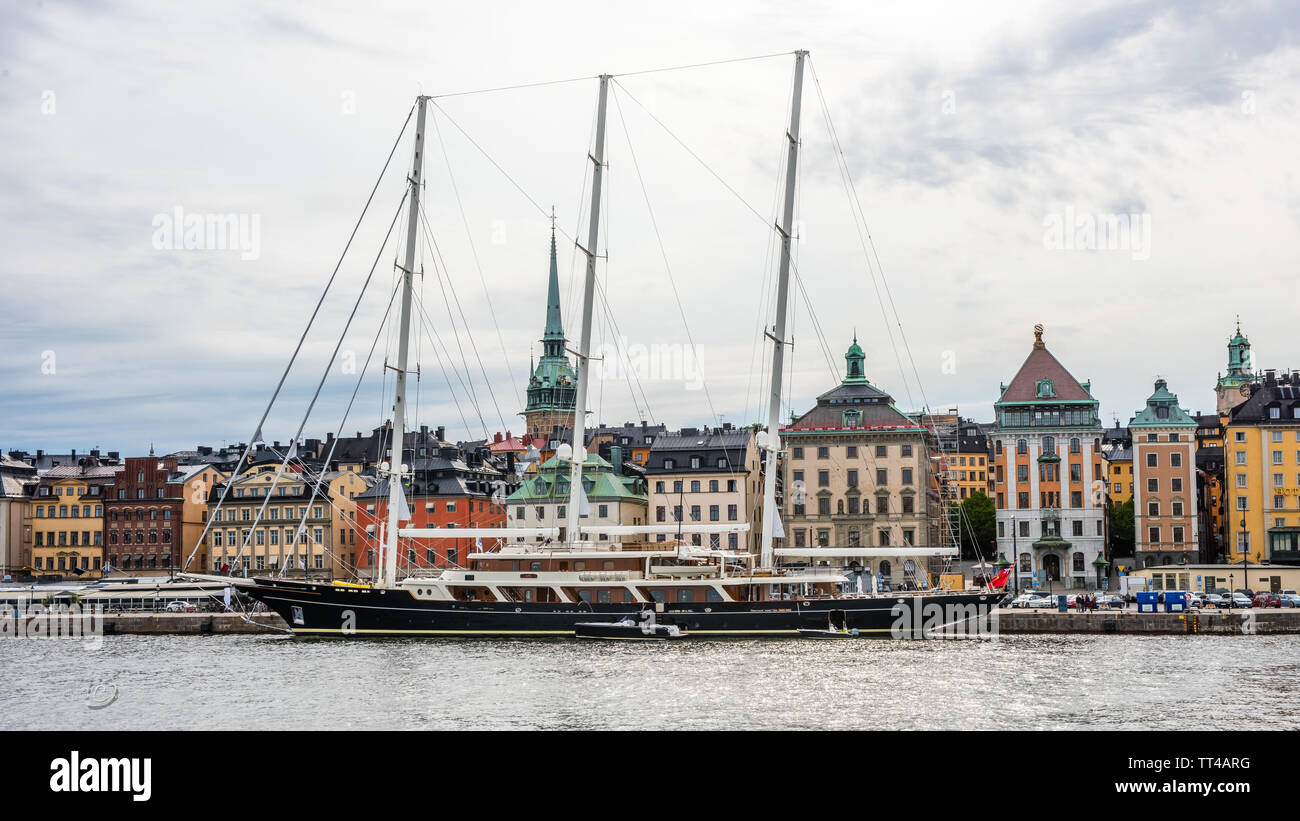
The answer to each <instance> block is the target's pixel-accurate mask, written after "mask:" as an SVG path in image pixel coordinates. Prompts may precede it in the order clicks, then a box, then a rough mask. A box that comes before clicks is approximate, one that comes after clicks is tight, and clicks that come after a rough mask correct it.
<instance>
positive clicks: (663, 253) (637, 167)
mask: <svg viewBox="0 0 1300 821" xmlns="http://www.w3.org/2000/svg"><path fill="white" fill-rule="evenodd" d="M613 96H614V109H615V110H616V111H617V112H618V119H619V122H620V123H621V124H622V126H623V138H624V139H625V140H626V141H627V151H628V156H629V157H630V158H631V160H632V168H633V170H634V171H636V178H637V182H638V183H640V184H641V196H642V198H643V199H644V200H645V207H646V213H647V214H648V215H649V216H650V227H651V228H653V229H654V234H655V241H656V242H657V243H658V244H659V256H660V257H661V258H662V259H663V261H664V272H665V273H666V274H667V275H668V284H669V286H671V287H672V291H673V300H674V301H675V302H676V303H677V313H678V315H679V316H680V317H681V318H682V327H683V328H684V329H685V331H686V341H687V342H688V343H689V344H690V346H691V348H692V350H698V347H699V346H697V345H696V344H695V337H694V336H693V335H692V334H691V326H690V323H689V322H687V321H686V308H685V307H684V306H683V305H682V297H681V293H680V292H679V291H678V290H677V281H676V279H674V278H673V269H672V266H671V265H670V264H669V263H668V250H667V249H666V248H665V247H664V239H663V234H662V233H661V232H660V230H659V221H658V220H657V219H655V213H654V208H653V207H652V206H651V204H650V191H649V189H648V188H646V184H645V176H644V175H643V174H642V173H641V164H640V162H638V160H637V158H636V149H635V148H633V147H632V135H631V133H630V132H629V131H628V128H627V120H626V119H624V117H623V105H622V103H620V102H619V99H618V93H617V91H615V93H614V95H613ZM698 359H699V358H698V357H696V363H695V364H696V367H697V368H701V373H700V383H701V387H703V388H704V400H705V401H706V402H707V403H708V405H709V413H710V414H711V415H712V416H713V421H714V424H716V425H719V426H720V425H721V424H722V423H721V421H720V419H719V416H718V411H717V408H716V407H715V406H714V404H713V396H712V395H711V394H710V393H709V384H708V381H707V380H706V379H705V378H704V374H703V370H702V368H703V366H702V365H701V364H700V363H699V361H698ZM683 361H685V359H684V358H683ZM683 378H685V374H683Z"/></svg>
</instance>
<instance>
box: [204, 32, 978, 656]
mask: <svg viewBox="0 0 1300 821" xmlns="http://www.w3.org/2000/svg"><path fill="white" fill-rule="evenodd" d="M794 56H795V73H794V89H793V96H792V100H791V109H790V119H789V127H788V129H787V133H786V137H787V140H788V158H787V163H786V178H785V185H784V208H783V212H782V215H781V223H780V224H779V225H778V226H776V228H777V230H778V232H779V235H780V266H779V279H778V291H777V299H776V316H775V324H774V325H773V326H772V328H771V329H770V331H769V332H768V334H767V336H768V338H769V339H770V341H771V344H772V360H771V375H770V385H771V391H770V396H769V404H768V418H767V431H766V432H763V433H760V434H759V438H758V444H759V446H760V447H761V448H762V450H763V458H764V460H765V463H766V468H765V471H764V476H763V505H764V508H763V516H762V540H761V548H760V552H759V553H758V554H757V555H755V554H753V553H749V552H745V551H744V550H733V549H720V548H718V547H713V546H712V543H711V546H710V547H707V548H706V547H701V546H699V545H694V544H687V543H684V542H683V541H682V539H681V537H682V536H683V535H685V536H693V535H695V534H710V535H713V534H717V535H718V537H719V540H718V542H717V544H721V534H726V533H744V532H747V531H748V529H749V525H748V524H746V523H731V524H727V523H708V524H705V523H699V524H696V523H673V524H661V525H654V524H650V525H620V526H611V525H608V524H602V525H600V526H599V534H597V533H596V532H594V531H595V528H589V527H588V526H587V525H586V524H585V523H584V522H583V516H584V511H585V507H586V505H585V502H586V499H585V495H584V491H583V468H584V465H585V464H587V461H588V460H587V455H586V453H585V449H584V448H583V447H582V444H581V443H583V442H584V441H586V440H585V427H586V418H585V417H586V400H587V394H588V385H589V373H590V367H589V366H590V361H589V360H590V354H591V334H592V309H593V296H594V292H595V288H596V260H597V256H598V254H597V243H598V240H599V233H600V231H599V229H600V216H601V214H600V206H601V184H602V174H603V170H604V168H605V158H604V155H605V114H606V100H607V95H608V89H609V81H610V79H611V75H601V76H600V78H599V81H600V86H599V99H598V105H597V119H596V131H595V142H594V150H593V151H592V153H591V154H590V155H589V158H590V160H591V163H592V168H591V171H592V174H591V193H590V200H589V201H590V222H589V232H588V236H587V243H586V246H585V247H584V246H582V245H581V244H579V245H578V248H579V250H581V251H582V252H583V253H584V254H585V256H586V263H587V264H586V275H585V279H584V290H583V292H582V297H583V299H582V318H581V331H580V336H579V346H578V350H577V351H576V354H577V383H576V404H575V409H574V414H573V438H572V442H573V444H572V445H571V446H568V445H565V446H561V448H560V450H559V452H558V453H557V456H558V458H559V459H560V460H561V461H567V462H568V463H569V482H568V487H569V494H570V497H569V504H568V505H567V512H566V527H564V528H563V529H562V530H561V529H560V528H559V527H552V528H524V527H516V528H482V529H475V528H456V529H439V528H414V527H403V526H402V522H403V521H409V520H410V514H409V508H408V506H407V502H406V499H405V496H404V493H403V489H402V481H401V477H402V476H403V475H404V474H405V473H406V472H407V470H406V466H405V465H404V464H402V462H403V450H402V444H401V443H402V442H403V441H404V437H403V435H402V433H403V432H404V431H405V424H406V416H407V414H406V405H407V396H406V376H407V373H408V368H409V362H408V347H409V336H410V321H411V300H412V278H413V272H414V269H415V253H416V246H415V237H416V234H417V221H418V219H419V197H420V193H421V189H422V172H423V155H424V136H425V134H424V132H425V116H426V107H427V105H428V103H429V100H430V98H428V97H424V96H421V97H419V98H418V100H417V103H416V107H417V110H418V114H417V121H416V131H415V149H414V159H413V163H412V168H411V171H410V174H409V177H408V184H409V190H408V193H407V197H408V203H407V207H408V208H409V215H408V221H409V230H408V232H407V242H406V248H405V265H404V266H401V271H402V282H401V285H400V288H401V309H400V326H399V334H400V335H399V337H398V354H397V363H396V379H395V387H394V390H395V394H394V400H393V413H392V430H393V431H394V434H393V436H392V437H391V439H390V442H396V443H398V444H397V447H396V448H395V449H393V450H390V452H389V456H388V459H389V461H387V462H385V463H384V464H382V465H381V466H380V471H381V473H383V474H386V475H387V477H388V488H389V498H388V521H387V524H386V528H385V530H384V538H383V547H382V552H381V560H380V561H379V566H380V567H381V568H382V576H381V578H380V579H378V580H377V581H376V583H374V584H365V583H362V584H355V583H353V584H340V583H330V582H324V581H310V580H295V579H285V578H278V577H267V578H261V577H255V578H252V579H231V580H229V581H230V583H232V584H234V585H236V586H238V587H239V588H240V589H241V590H242V591H243V592H245V593H247V594H248V595H249V596H251V597H252V598H254V599H256V600H257V601H260V602H263V603H265V604H266V605H267V606H268V607H270V608H271V609H273V610H274V611H276V612H277V613H279V614H280V615H281V616H282V617H283V618H284V620H285V621H286V622H287V623H288V625H289V627H290V630H291V631H292V632H293V633H294V634H295V635H302V636H337V637H377V636H430V637H451V636H573V635H574V634H575V625H577V624H579V623H590V622H593V621H599V620H600V619H602V618H608V619H609V620H610V621H615V620H617V619H620V618H623V617H627V616H632V617H637V616H641V615H643V614H644V613H646V612H647V611H648V612H650V613H653V614H654V618H655V619H656V620H657V622H658V623H659V624H666V625H675V626H677V627H678V628H680V629H682V630H684V631H686V632H687V634H688V635H691V636H797V635H799V631H800V630H819V629H825V628H826V627H827V625H828V624H832V625H836V626H838V627H839V628H840V629H843V630H856V631H858V632H859V633H861V634H869V635H891V634H892V635H898V634H899V626H900V622H901V623H902V624H903V625H904V626H905V627H906V629H907V631H909V632H911V631H912V628H913V627H915V626H917V625H920V624H921V623H922V621H921V615H922V614H923V613H924V614H927V615H931V614H935V613H939V614H940V615H939V618H940V620H941V621H942V620H944V619H946V618H948V617H949V616H946V615H943V614H952V613H959V614H960V613H966V614H967V617H969V616H972V615H974V614H975V612H976V611H977V609H978V608H980V607H987V606H989V605H991V604H992V603H993V602H994V601H995V600H996V598H997V595H996V594H995V593H993V592H990V591H965V592H949V591H938V590H933V591H913V592H907V593H877V592H871V591H859V590H857V589H856V588H857V587H858V585H856V584H854V585H850V584H849V583H848V582H849V580H848V578H847V577H846V575H845V573H844V572H843V571H842V570H840V569H838V568H835V567H829V566H824V565H823V566H806V567H801V568H782V567H778V566H777V565H776V562H775V555H776V554H775V551H774V542H775V540H777V539H779V538H782V537H783V534H782V533H781V523H780V517H779V514H778V513H777V497H776V477H777V471H778V462H777V457H778V451H779V448H780V437H779V430H780V427H779V418H778V417H779V413H780V407H781V395H780V394H781V386H782V384H783V379H782V376H783V369H784V354H785V348H786V346H787V345H788V340H787V338H786V334H787V330H786V318H787V302H788V292H789V285H790V268H791V235H792V231H793V221H794V204H795V182H796V177H795V172H796V168H797V163H798V158H799V146H800V143H799V121H800V102H801V93H802V85H803V73H804V63H805V59H806V57H807V52H804V51H799V52H795V55H794ZM659 534H663V535H666V536H669V537H670V538H673V537H675V539H674V541H672V542H654V541H649V539H650V538H651V537H653V536H656V535H659ZM539 537H540V538H539ZM399 538H400V539H410V540H417V541H418V540H438V539H475V538H481V539H483V540H491V541H492V542H494V543H497V544H498V545H499V547H497V548H496V549H492V550H480V551H479V552H476V553H472V554H470V555H469V556H468V557H467V558H466V560H465V561H466V564H465V566H464V567H458V568H447V569H444V570H442V571H441V572H440V573H438V574H436V575H427V576H426V575H413V576H409V577H407V578H402V579H399V578H398V555H399V547H398V540H399ZM598 538H599V539H600V540H599V541H598V540H597V539H598ZM512 540H515V541H512ZM741 544H744V541H743V540H742V541H741ZM881 550H883V551H884V552H886V553H888V554H890V555H896V554H897V553H898V549H896V548H893V549H891V548H883V549H882V548H868V547H863V548H853V549H852V550H851V551H848V552H846V551H845V550H844V549H837V550H835V551H834V553H833V555H834V556H835V557H836V558H841V557H844V556H846V555H848V553H850V552H852V553H854V555H859V556H864V557H865V556H870V555H873V551H876V552H878V551H881ZM932 550H934V549H932ZM913 552H916V551H915V550H913ZM189 575H196V574H189ZM199 577H200V578H225V577H207V576H199ZM850 588H854V589H852V592H849V589H850Z"/></svg>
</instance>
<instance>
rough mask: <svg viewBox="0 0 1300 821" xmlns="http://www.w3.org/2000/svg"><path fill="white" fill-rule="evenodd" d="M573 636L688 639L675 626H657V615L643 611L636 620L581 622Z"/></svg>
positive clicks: (619, 639) (657, 639)
mask: <svg viewBox="0 0 1300 821" xmlns="http://www.w3.org/2000/svg"><path fill="white" fill-rule="evenodd" d="M573 635H574V636H576V637H578V638H580V639H612V640H615V641H667V640H668V639H684V638H686V634H685V633H684V632H682V630H681V629H680V628H679V627H678V626H677V625H675V624H655V614H654V613H653V612H651V611H649V610H642V611H641V612H640V613H639V614H638V615H637V618H635V619H633V618H632V617H631V616H625V617H623V618H622V619H619V620H618V621H611V622H579V623H578V624H575V625H573Z"/></svg>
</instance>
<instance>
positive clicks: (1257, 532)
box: [1223, 371, 1300, 564]
mask: <svg viewBox="0 0 1300 821" xmlns="http://www.w3.org/2000/svg"><path fill="white" fill-rule="evenodd" d="M1249 389H1250V391H1249V392H1250V396H1249V398H1247V399H1246V400H1245V401H1244V402H1242V403H1241V404H1239V405H1237V406H1236V407H1234V408H1232V410H1231V415H1230V417H1229V420H1228V424H1227V430H1226V436H1225V440H1226V441H1225V444H1224V451H1225V453H1224V455H1225V465H1224V473H1225V476H1226V487H1225V488H1224V490H1223V495H1224V496H1225V497H1226V499H1227V501H1228V503H1229V504H1228V509H1227V511H1226V514H1225V515H1226V519H1227V520H1226V522H1225V523H1224V524H1225V529H1226V531H1227V539H1226V544H1227V548H1228V559H1229V561H1230V562H1232V563H1236V562H1239V561H1241V559H1242V557H1243V556H1249V560H1250V562H1251V563H1255V562H1262V561H1264V560H1266V559H1267V560H1269V561H1271V562H1273V563H1282V564H1300V373H1286V374H1282V375H1281V376H1278V375H1277V374H1276V373H1275V372H1274V371H1266V372H1265V374H1264V377H1263V379H1261V380H1260V381H1259V382H1254V383H1250V385H1249Z"/></svg>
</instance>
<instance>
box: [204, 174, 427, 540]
mask: <svg viewBox="0 0 1300 821" xmlns="http://www.w3.org/2000/svg"><path fill="white" fill-rule="evenodd" d="M408 196H410V190H409V189H407V191H406V192H405V193H403V194H402V199H401V200H400V201H399V202H398V203H397V210H396V211H395V212H394V213H393V220H392V222H390V223H389V224H388V231H387V232H386V233H385V234H384V241H383V243H381V244H380V246H379V251H378V252H377V253H376V254H375V260H374V262H372V263H371V264H370V271H369V273H367V274H366V280H365V282H364V283H362V285H361V291H360V293H358V294H357V299H356V301H355V302H354V303H353V304H352V312H351V313H349V314H348V321H347V322H346V323H344V325H343V331H342V333H340V334H339V339H338V342H336V343H335V344H334V350H333V352H332V353H331V354H330V358H329V361H328V362H326V364H325V370H324V372H323V373H322V374H321V378H320V382H318V383H317V385H316V392H315V393H314V394H312V397H311V402H309V403H308V404H307V410H306V411H305V412H304V413H303V416H302V421H301V422H300V423H299V424H298V431H297V432H296V433H295V434H294V436H293V439H291V440H290V448H289V453H288V454H286V455H285V458H284V460H283V461H281V462H280V467H279V468H278V469H277V470H276V472H275V477H274V478H273V479H272V480H271V487H270V488H269V489H268V490H267V497H266V501H264V502H262V506H261V507H260V508H259V509H258V511H257V515H256V516H255V517H254V518H253V524H252V525H251V526H250V528H249V530H248V531H247V532H246V533H245V536H244V543H243V545H241V546H240V548H239V552H238V553H237V554H235V558H236V559H239V558H240V557H241V556H243V555H244V550H245V549H247V548H248V540H249V539H250V538H251V537H252V533H253V530H252V528H255V527H257V524H258V522H260V521H261V520H262V515H263V514H264V513H265V512H266V506H267V505H268V504H270V502H271V494H272V493H274V492H275V488H276V485H277V484H278V483H279V481H280V477H281V475H283V473H284V469H285V466H286V465H287V464H288V463H289V455H290V454H292V453H293V451H294V449H295V448H296V447H297V443H298V442H299V441H301V440H302V432H303V429H304V428H306V427H307V420H308V419H310V418H311V412H312V410H313V409H314V408H315V407H316V400H317V399H319V398H320V393H321V390H322V389H324V387H325V381H326V380H327V379H329V375H330V371H332V370H333V369H334V362H335V361H336V359H337V358H338V355H339V349H340V348H341V347H343V340H344V338H346V337H347V333H348V329H349V328H351V327H352V320H353V319H355V318H356V316H357V309H358V308H360V307H361V301H362V300H363V299H364V298H365V296H366V291H367V290H368V289H369V288H370V281H371V280H372V279H373V278H374V276H375V269H376V268H378V267H379V260H380V258H381V257H382V256H383V254H384V249H385V248H387V247H388V240H389V239H391V238H392V236H393V228H394V227H395V226H396V225H397V219H398V217H400V216H401V214H402V206H403V205H405V204H406V198H407V197H408ZM399 455H400V451H399ZM227 489H229V485H227Z"/></svg>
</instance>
